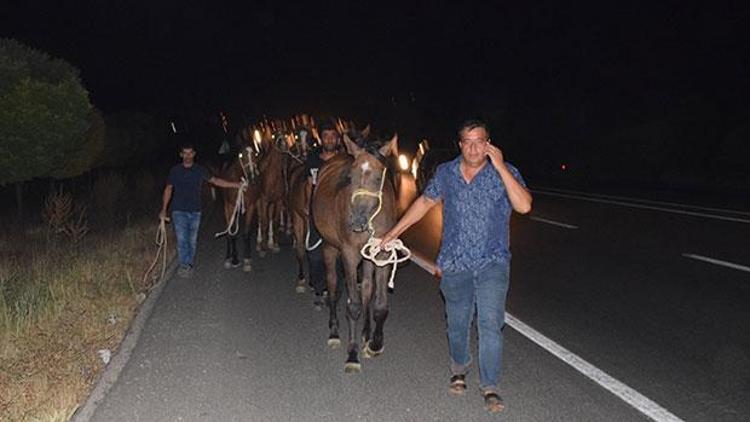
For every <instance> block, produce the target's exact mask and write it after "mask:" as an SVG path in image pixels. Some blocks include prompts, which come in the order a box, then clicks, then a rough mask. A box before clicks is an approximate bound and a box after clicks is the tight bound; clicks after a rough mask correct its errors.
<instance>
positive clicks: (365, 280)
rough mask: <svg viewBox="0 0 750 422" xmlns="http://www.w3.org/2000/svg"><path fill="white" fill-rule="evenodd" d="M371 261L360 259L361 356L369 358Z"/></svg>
mask: <svg viewBox="0 0 750 422" xmlns="http://www.w3.org/2000/svg"><path fill="white" fill-rule="evenodd" d="M373 267H374V265H373V263H372V261H368V260H364V261H362V290H361V291H362V309H363V310H364V318H363V319H364V325H363V327H362V357H365V358H369V357H372V354H371V353H370V350H369V346H368V343H369V341H370V336H371V334H372V329H371V325H370V319H371V318H370V317H371V310H372V294H373V286H372V271H373Z"/></svg>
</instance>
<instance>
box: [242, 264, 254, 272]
mask: <svg viewBox="0 0 750 422" xmlns="http://www.w3.org/2000/svg"><path fill="white" fill-rule="evenodd" d="M252 270H253V266H252V265H250V264H245V265H243V266H242V271H244V272H246V273H249V272H251V271H252Z"/></svg>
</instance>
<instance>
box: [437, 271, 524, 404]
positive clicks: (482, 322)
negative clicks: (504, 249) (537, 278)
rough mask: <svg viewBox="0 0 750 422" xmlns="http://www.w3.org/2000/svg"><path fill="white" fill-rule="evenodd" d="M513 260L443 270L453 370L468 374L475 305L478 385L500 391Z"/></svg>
mask: <svg viewBox="0 0 750 422" xmlns="http://www.w3.org/2000/svg"><path fill="white" fill-rule="evenodd" d="M509 278H510V263H509V262H505V263H492V264H489V265H487V266H485V267H484V268H480V269H478V270H470V271H463V272H458V273H444V274H443V277H442V279H441V281H440V290H441V291H442V292H443V296H444V297H445V314H446V318H447V323H448V343H449V347H450V355H451V373H452V374H453V375H456V374H465V373H466V372H467V371H468V370H469V364H470V363H471V355H470V352H469V337H470V330H471V323H472V320H473V319H474V309H475V308H476V310H477V329H478V331H479V387H480V388H481V389H482V390H483V391H497V384H498V381H499V379H500V371H501V369H502V363H503V361H502V360H503V333H502V331H501V330H502V328H503V325H504V324H505V298H506V296H507V293H508V284H509Z"/></svg>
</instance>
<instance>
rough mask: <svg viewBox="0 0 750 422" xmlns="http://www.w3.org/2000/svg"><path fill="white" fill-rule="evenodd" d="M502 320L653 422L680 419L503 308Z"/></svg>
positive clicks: (671, 421) (672, 421)
mask: <svg viewBox="0 0 750 422" xmlns="http://www.w3.org/2000/svg"><path fill="white" fill-rule="evenodd" d="M505 321H506V322H507V323H508V325H510V326H511V327H513V329H514V330H516V331H518V332H519V333H521V334H523V335H524V336H525V337H527V338H528V339H529V340H531V341H533V342H534V343H536V344H538V345H539V346H541V347H542V348H543V349H545V350H547V351H548V352H550V353H552V354H553V355H555V356H556V357H557V358H559V359H560V360H562V361H563V362H565V363H567V364H568V365H570V366H572V367H573V368H575V369H576V370H577V371H578V372H580V373H582V374H583V375H585V376H587V377H588V378H590V379H591V380H593V381H594V382H596V383H597V384H599V385H600V386H602V387H603V388H604V389H606V390H607V391H609V392H610V393H612V394H614V395H616V396H617V397H619V398H620V399H622V400H623V401H624V402H626V403H627V404H629V405H631V406H633V407H634V408H635V409H636V410H638V411H639V412H641V413H643V414H644V415H646V416H647V417H648V418H650V419H651V420H654V421H657V422H676V421H682V419H680V418H678V417H677V416H675V415H674V414H672V413H671V412H670V411H668V410H667V409H665V408H663V407H661V406H660V405H659V404H658V403H656V402H654V401H653V400H651V399H649V398H648V397H646V396H644V395H643V394H641V393H639V392H637V391H635V390H634V389H632V388H630V387H628V386H627V385H625V384H623V383H622V382H620V381H618V380H616V379H614V378H612V377H611V376H610V375H608V374H607V373H605V372H604V371H602V370H601V369H599V368H597V367H595V366H594V365H592V364H590V363H588V362H587V361H585V360H583V359H582V358H581V357H580V356H578V355H576V354H575V353H573V352H571V351H569V350H567V349H566V348H564V347H562V346H560V345H559V344H557V343H555V342H554V341H552V340H550V339H549V338H547V337H545V336H544V335H542V334H541V333H540V332H538V331H536V330H534V329H533V328H531V327H529V326H528V325H526V324H524V323H523V322H521V321H520V320H519V319H518V318H516V317H514V316H513V315H511V314H509V313H507V312H506V313H505Z"/></svg>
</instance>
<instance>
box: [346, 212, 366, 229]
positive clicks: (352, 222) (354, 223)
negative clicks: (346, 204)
mask: <svg viewBox="0 0 750 422" xmlns="http://www.w3.org/2000/svg"><path fill="white" fill-rule="evenodd" d="M367 222H368V219H367V217H366V216H361V215H354V216H352V217H351V218H350V219H349V227H351V229H352V231H353V232H354V233H362V232H366V231H367V229H368V224H367Z"/></svg>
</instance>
